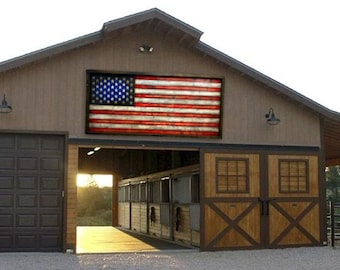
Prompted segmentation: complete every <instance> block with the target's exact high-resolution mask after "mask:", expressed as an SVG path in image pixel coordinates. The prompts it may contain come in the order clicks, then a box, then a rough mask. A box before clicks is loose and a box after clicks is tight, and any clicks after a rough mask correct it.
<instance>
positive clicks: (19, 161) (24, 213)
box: [0, 133, 65, 251]
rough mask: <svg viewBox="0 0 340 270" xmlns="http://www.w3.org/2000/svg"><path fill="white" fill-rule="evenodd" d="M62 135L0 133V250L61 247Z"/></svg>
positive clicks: (40, 249)
mask: <svg viewBox="0 0 340 270" xmlns="http://www.w3.org/2000/svg"><path fill="white" fill-rule="evenodd" d="M64 161H65V136H64V135H47V134H43V135H42V134H10V133H3V134H1V133H0V251H62V244H63V237H62V236H63V182H64V166H65V165H64Z"/></svg>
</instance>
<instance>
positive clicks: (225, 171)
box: [216, 158, 249, 193]
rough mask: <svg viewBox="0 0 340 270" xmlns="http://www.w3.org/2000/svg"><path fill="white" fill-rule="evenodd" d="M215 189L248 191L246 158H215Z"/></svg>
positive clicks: (233, 191)
mask: <svg viewBox="0 0 340 270" xmlns="http://www.w3.org/2000/svg"><path fill="white" fill-rule="evenodd" d="M216 189H217V192H218V193H247V192H249V161H248V159H229V158H217V159H216Z"/></svg>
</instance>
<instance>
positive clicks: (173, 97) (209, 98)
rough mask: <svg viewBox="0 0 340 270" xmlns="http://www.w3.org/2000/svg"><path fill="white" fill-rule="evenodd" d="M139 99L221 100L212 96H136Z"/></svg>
mask: <svg viewBox="0 0 340 270" xmlns="http://www.w3.org/2000/svg"><path fill="white" fill-rule="evenodd" d="M135 97H138V98H161V99H162V98H167V99H173V100H176V99H185V100H194V101H195V100H220V97H210V96H187V95H156V94H137V93H136V94H135Z"/></svg>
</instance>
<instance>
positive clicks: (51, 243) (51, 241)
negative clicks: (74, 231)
mask: <svg viewBox="0 0 340 270" xmlns="http://www.w3.org/2000/svg"><path fill="white" fill-rule="evenodd" d="M60 241H61V235H56V234H43V235H40V237H39V246H40V248H41V250H43V251H49V250H55V249H56V248H57V247H58V245H59V243H60Z"/></svg>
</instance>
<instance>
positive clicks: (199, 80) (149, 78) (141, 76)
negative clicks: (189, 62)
mask: <svg viewBox="0 0 340 270" xmlns="http://www.w3.org/2000/svg"><path fill="white" fill-rule="evenodd" d="M135 78H136V80H154V81H161V80H162V81H176V82H209V83H211V82H212V83H221V79H211V78H189V77H171V76H169V77H158V76H143V75H136V77H135Z"/></svg>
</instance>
